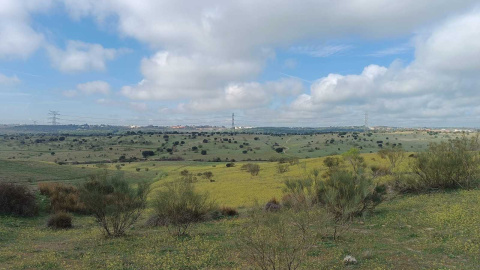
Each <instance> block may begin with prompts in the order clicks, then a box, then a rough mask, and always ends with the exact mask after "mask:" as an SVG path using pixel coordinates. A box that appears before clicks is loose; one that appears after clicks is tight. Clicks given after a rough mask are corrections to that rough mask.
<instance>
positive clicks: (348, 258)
mask: <svg viewBox="0 0 480 270" xmlns="http://www.w3.org/2000/svg"><path fill="white" fill-rule="evenodd" d="M343 263H344V264H345V265H349V264H356V263H357V259H355V257H353V256H350V255H347V256H345V258H343Z"/></svg>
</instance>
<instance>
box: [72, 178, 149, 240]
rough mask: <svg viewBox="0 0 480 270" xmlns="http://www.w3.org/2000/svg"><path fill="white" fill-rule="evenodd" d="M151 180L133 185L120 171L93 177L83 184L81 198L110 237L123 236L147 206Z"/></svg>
mask: <svg viewBox="0 0 480 270" xmlns="http://www.w3.org/2000/svg"><path fill="white" fill-rule="evenodd" d="M149 191H150V185H149V184H148V183H145V182H143V183H139V184H138V185H137V188H133V187H132V186H131V185H130V184H129V183H128V182H127V181H126V180H125V179H124V178H123V176H122V175H120V174H116V175H114V176H110V175H108V173H107V172H103V173H99V174H96V175H92V176H90V179H89V180H88V181H86V182H85V183H83V185H82V186H81V187H80V198H81V200H82V202H83V203H84V204H85V207H86V209H87V210H88V211H89V212H91V213H92V214H93V215H94V216H95V218H96V220H97V222H98V224H99V225H100V226H101V228H102V229H103V231H104V233H105V234H106V235H107V236H115V237H116V236H122V235H123V234H125V231H126V230H127V229H128V228H130V227H131V226H132V225H133V224H134V223H135V222H136V221H137V219H138V218H139V217H140V215H141V213H142V211H143V210H144V209H145V207H146V205H147V194H148V192H149Z"/></svg>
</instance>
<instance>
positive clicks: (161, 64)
mask: <svg viewBox="0 0 480 270" xmlns="http://www.w3.org/2000/svg"><path fill="white" fill-rule="evenodd" d="M141 70H142V74H143V75H144V77H145V79H144V80H142V81H141V82H140V83H139V84H138V85H135V86H126V87H123V89H122V93H123V94H124V95H125V96H127V97H129V98H132V99H157V100H165V99H181V98H200V97H208V96H210V97H212V96H215V95H217V94H219V93H221V87H222V86H224V85H226V84H228V83H229V82H231V81H236V80H245V79H251V78H252V76H253V75H256V74H258V73H259V72H260V71H261V65H260V64H259V63H258V61H257V60H253V59H233V60H229V59H226V60H225V59H220V58H214V57H209V56H205V55H199V54H197V55H191V56H183V55H178V54H175V53H171V52H167V51H162V52H158V53H156V54H155V55H154V56H152V57H151V58H145V59H143V60H142V64H141Z"/></svg>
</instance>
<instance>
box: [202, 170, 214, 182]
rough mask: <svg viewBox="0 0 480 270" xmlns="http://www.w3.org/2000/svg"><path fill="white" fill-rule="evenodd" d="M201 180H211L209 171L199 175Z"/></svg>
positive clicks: (211, 175)
mask: <svg viewBox="0 0 480 270" xmlns="http://www.w3.org/2000/svg"><path fill="white" fill-rule="evenodd" d="M201 175H202V177H203V178H205V179H208V180H211V179H212V177H213V173H212V172H211V171H208V172H204V173H203V174H201Z"/></svg>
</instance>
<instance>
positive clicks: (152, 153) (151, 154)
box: [142, 150, 155, 158]
mask: <svg viewBox="0 0 480 270" xmlns="http://www.w3.org/2000/svg"><path fill="white" fill-rule="evenodd" d="M154 155H155V152H153V151H149V150H147V151H142V156H143V158H147V157H151V156H154Z"/></svg>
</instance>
